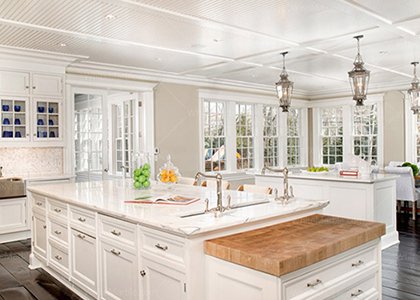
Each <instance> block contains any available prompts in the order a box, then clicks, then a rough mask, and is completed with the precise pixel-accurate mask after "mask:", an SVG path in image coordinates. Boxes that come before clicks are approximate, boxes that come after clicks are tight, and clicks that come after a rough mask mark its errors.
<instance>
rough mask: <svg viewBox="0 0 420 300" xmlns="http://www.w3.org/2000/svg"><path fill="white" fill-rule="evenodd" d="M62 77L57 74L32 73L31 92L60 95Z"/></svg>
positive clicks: (61, 92)
mask: <svg viewBox="0 0 420 300" xmlns="http://www.w3.org/2000/svg"><path fill="white" fill-rule="evenodd" d="M62 87H63V79H62V77H61V76H58V75H47V74H33V75H32V94H34V95H45V96H61V95H62V94H63V88H62Z"/></svg>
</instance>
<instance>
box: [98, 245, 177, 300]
mask: <svg viewBox="0 0 420 300" xmlns="http://www.w3.org/2000/svg"><path fill="white" fill-rule="evenodd" d="M100 255H101V267H102V274H101V275H102V276H101V285H102V287H101V289H102V290H101V299H113V300H117V299H121V300H138V299H139V277H140V275H139V273H138V262H137V255H136V253H135V251H133V252H131V251H129V250H127V249H126V248H125V247H122V246H121V245H117V244H116V243H111V242H107V241H104V240H102V241H101V242H100ZM171 299H172V298H171Z"/></svg>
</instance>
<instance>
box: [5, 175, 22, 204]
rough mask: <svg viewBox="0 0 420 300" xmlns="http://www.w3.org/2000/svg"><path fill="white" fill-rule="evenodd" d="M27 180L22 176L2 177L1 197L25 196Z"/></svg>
mask: <svg viewBox="0 0 420 300" xmlns="http://www.w3.org/2000/svg"><path fill="white" fill-rule="evenodd" d="M25 195H26V189H25V181H23V179H22V178H17V177H11V178H0V199H5V198H15V197H24V196H25Z"/></svg>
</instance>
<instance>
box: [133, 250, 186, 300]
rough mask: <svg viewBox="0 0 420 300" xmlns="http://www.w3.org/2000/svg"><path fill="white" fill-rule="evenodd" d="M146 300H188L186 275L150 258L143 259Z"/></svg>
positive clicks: (142, 272)
mask: <svg viewBox="0 0 420 300" xmlns="http://www.w3.org/2000/svg"><path fill="white" fill-rule="evenodd" d="M142 266H143V270H142V271H141V274H142V276H143V292H144V297H145V300H162V299H171V300H183V299H186V286H185V274H184V273H182V272H179V271H177V270H175V269H172V268H169V267H167V266H165V265H162V264H160V263H157V262H155V261H153V260H150V259H148V258H144V257H143V258H142Z"/></svg>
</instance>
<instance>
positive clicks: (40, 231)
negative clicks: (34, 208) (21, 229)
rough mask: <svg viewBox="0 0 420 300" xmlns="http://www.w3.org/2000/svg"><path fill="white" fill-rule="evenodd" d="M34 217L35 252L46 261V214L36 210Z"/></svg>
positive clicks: (40, 258) (33, 242)
mask: <svg viewBox="0 0 420 300" xmlns="http://www.w3.org/2000/svg"><path fill="white" fill-rule="evenodd" d="M32 219H33V223H32V245H33V248H32V249H33V253H34V254H36V255H37V257H38V259H39V260H41V261H43V262H44V263H45V262H46V260H47V223H46V219H45V215H41V214H38V213H35V212H34V214H33V216H32Z"/></svg>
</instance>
